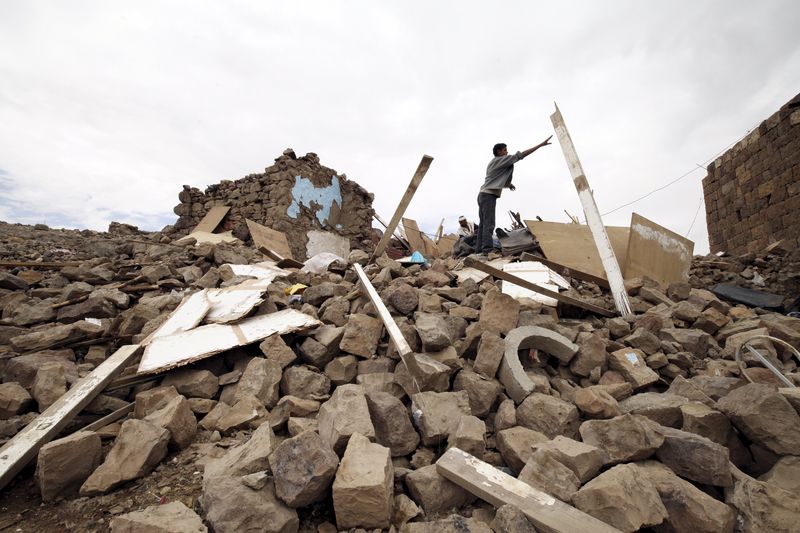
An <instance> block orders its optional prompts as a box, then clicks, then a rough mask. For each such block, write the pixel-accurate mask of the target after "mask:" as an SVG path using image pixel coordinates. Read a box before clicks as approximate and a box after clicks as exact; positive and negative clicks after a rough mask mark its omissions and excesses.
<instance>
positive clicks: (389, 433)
mask: <svg viewBox="0 0 800 533" xmlns="http://www.w3.org/2000/svg"><path fill="white" fill-rule="evenodd" d="M367 407H368V408H369V415H370V418H371V420H372V424H373V426H374V427H375V441H376V442H377V443H378V444H380V445H382V446H386V447H387V448H389V450H391V452H392V457H399V456H403V455H408V454H410V453H412V452H413V451H414V450H416V449H417V446H418V445H419V435H418V434H417V431H416V430H415V429H414V426H413V425H412V424H411V418H410V417H409V416H408V410H407V409H406V406H405V405H403V402H401V401H400V400H398V399H397V398H395V397H394V396H392V395H391V394H389V393H386V392H370V393H367Z"/></svg>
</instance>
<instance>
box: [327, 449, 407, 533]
mask: <svg viewBox="0 0 800 533" xmlns="http://www.w3.org/2000/svg"><path fill="white" fill-rule="evenodd" d="M332 492H333V510H334V512H335V513H336V523H337V525H338V526H339V529H347V528H351V527H363V528H388V527H389V525H390V523H391V519H392V510H393V505H394V468H393V466H392V458H391V455H390V453H389V448H386V447H384V446H381V445H380V444H374V443H372V442H370V441H369V439H368V438H367V437H365V436H363V435H360V434H358V433H356V434H354V435H352V436H351V437H350V440H349V442H348V444H347V449H346V450H345V452H344V457H342V463H341V465H340V466H339V470H338V471H337V472H336V479H335V480H334V482H333V491H332Z"/></svg>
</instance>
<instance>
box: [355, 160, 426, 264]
mask: <svg viewBox="0 0 800 533" xmlns="http://www.w3.org/2000/svg"><path fill="white" fill-rule="evenodd" d="M432 161H433V158H432V157H431V156H429V155H423V156H422V160H421V161H420V162H419V166H418V167H417V171H416V172H414V176H412V177H411V183H409V184H408V188H407V189H406V192H405V194H404V195H403V198H402V199H401V200H400V203H399V204H398V205H397V209H395V211H394V215H393V216H392V220H390V221H389V224H388V225H387V226H386V231H384V232H383V237H381V240H380V242H379V243H378V246H376V247H375V251H374V252H372V257H371V258H370V261H374V260H375V258H376V257H380V256H381V254H382V253H383V251H384V250H386V246H388V245H389V240H390V239H391V238H392V234H393V233H394V230H396V229H397V225H398V224H399V223H400V219H401V218H402V216H403V213H405V212H406V208H407V207H408V204H410V203H411V199H412V198H413V197H414V193H415V192H417V187H419V184H420V182H422V178H424V177H425V174H426V173H427V172H428V168H430V166H431V162H432Z"/></svg>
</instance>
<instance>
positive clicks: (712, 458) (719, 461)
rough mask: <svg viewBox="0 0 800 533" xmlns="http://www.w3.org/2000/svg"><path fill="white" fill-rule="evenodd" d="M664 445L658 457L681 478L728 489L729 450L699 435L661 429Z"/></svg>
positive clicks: (730, 480) (657, 452) (729, 474)
mask: <svg viewBox="0 0 800 533" xmlns="http://www.w3.org/2000/svg"><path fill="white" fill-rule="evenodd" d="M657 431H658V432H659V433H661V434H662V435H663V436H664V443H663V444H662V445H661V447H660V448H659V449H658V450H656V457H657V458H658V460H659V461H661V462H662V463H664V464H665V465H667V466H668V467H669V468H670V469H671V470H672V471H673V472H675V473H676V474H677V475H679V476H681V477H682V478H686V479H689V480H691V481H696V482H697V483H702V484H704V485H716V486H718V487H728V486H730V485H731V483H733V479H732V478H731V468H730V454H729V452H728V448H726V447H725V446H722V445H721V444H717V443H716V442H714V441H712V440H709V439H707V438H705V437H701V436H700V435H695V434H694V433H689V432H686V431H681V430H679V429H673V428H667V427H663V426H662V427H659V428H657Z"/></svg>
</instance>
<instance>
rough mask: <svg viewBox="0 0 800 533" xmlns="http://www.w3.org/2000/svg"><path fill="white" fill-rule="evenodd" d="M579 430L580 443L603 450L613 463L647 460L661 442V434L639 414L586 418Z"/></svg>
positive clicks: (662, 441)
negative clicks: (602, 418) (607, 417)
mask: <svg viewBox="0 0 800 533" xmlns="http://www.w3.org/2000/svg"><path fill="white" fill-rule="evenodd" d="M580 433H581V439H582V440H583V442H585V443H587V444H591V445H592V446H595V447H597V448H600V449H601V450H603V451H604V452H605V453H606V455H607V457H608V460H609V462H610V463H612V464H616V463H626V462H629V461H641V460H642V459H647V458H648V457H650V456H651V455H653V453H655V451H656V450H657V449H659V448H660V447H661V445H662V444H664V436H663V435H662V434H660V433H659V432H657V431H656V430H655V429H654V428H653V423H652V422H651V421H650V420H649V419H647V418H645V417H643V416H641V415H622V416H618V417H615V418H612V419H610V420H587V421H586V422H584V423H583V424H581V427H580Z"/></svg>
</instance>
